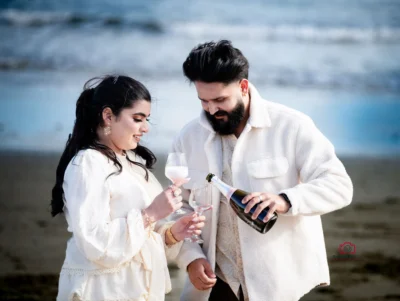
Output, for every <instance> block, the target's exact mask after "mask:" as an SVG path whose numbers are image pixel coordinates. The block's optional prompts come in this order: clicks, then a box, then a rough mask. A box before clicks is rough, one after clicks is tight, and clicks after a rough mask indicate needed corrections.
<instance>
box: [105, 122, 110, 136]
mask: <svg viewBox="0 0 400 301" xmlns="http://www.w3.org/2000/svg"><path fill="white" fill-rule="evenodd" d="M110 134H111V126H109V125H108V126H106V127H105V128H104V135H106V136H108V135H110Z"/></svg>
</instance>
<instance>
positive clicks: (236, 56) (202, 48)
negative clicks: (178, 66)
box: [183, 40, 249, 84]
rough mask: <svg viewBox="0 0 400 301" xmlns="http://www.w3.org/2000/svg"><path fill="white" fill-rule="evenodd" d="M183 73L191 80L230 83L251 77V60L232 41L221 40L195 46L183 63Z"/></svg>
mask: <svg viewBox="0 0 400 301" xmlns="http://www.w3.org/2000/svg"><path fill="white" fill-rule="evenodd" d="M183 73H184V74H185V76H186V77H187V78H188V79H189V80H190V81H191V82H195V81H202V82H206V83H214V82H222V83H225V84H230V83H232V82H234V81H238V80H241V79H243V78H245V79H248V77H249V62H248V61H247V59H246V58H245V57H244V55H243V54H242V52H241V51H240V50H239V49H237V48H234V47H233V46H232V43H231V42H230V41H227V40H221V41H219V42H217V43H215V42H207V43H204V44H200V45H198V46H197V47H195V48H193V49H192V51H191V52H190V53H189V56H188V57H187V58H186V60H185V62H184V63H183Z"/></svg>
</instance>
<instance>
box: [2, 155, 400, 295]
mask: <svg viewBox="0 0 400 301" xmlns="http://www.w3.org/2000/svg"><path fill="white" fill-rule="evenodd" d="M58 159H59V154H53V153H49V154H43V153H32V152H30V153H27V152H24V153H18V152H17V153H16V152H2V153H0V166H1V169H0V179H1V181H0V212H1V216H0V217H1V218H0V300H55V296H56V294H57V281H58V272H59V270H60V267H61V265H62V262H63V260H64V255H65V247H66V242H67V239H68V237H69V234H68V232H67V231H66V222H65V221H64V218H63V217H62V216H60V217H56V218H51V216H50V211H49V200H50V192H51V188H52V186H53V183H54V179H55V169H56V166H57V163H58ZM342 161H343V163H344V164H345V166H346V169H347V171H348V172H349V174H350V176H351V178H352V180H353V184H354V187H355V194H354V199H353V203H352V204H351V205H350V206H349V207H347V208H345V209H343V210H340V211H337V212H333V213H330V214H326V215H324V216H322V220H323V225H324V232H325V241H326V248H327V253H328V259H329V265H330V271H331V285H330V286H329V287H325V288H319V289H315V290H313V291H312V292H311V293H309V294H307V295H306V296H304V297H303V298H302V299H301V300H304V301H306V300H315V301H317V300H318V301H324V300H352V301H361V300H362V301H367V300H400V219H399V215H400V158H399V159H373V158H368V159H362V158H342ZM163 162H164V159H163V158H160V160H159V163H158V164H157V165H156V169H155V173H156V175H157V177H158V178H159V179H161V181H162V183H163V184H164V185H167V181H166V179H165V177H164V176H163V164H164V163H163ZM345 242H350V243H352V244H354V245H355V254H351V255H342V254H339V253H338V248H339V246H340V245H341V244H343V243H345ZM170 272H171V277H172V280H173V287H174V289H173V291H172V293H170V294H169V295H167V298H166V300H168V301H172V300H179V293H180V290H181V288H182V285H183V283H182V279H183V278H184V276H185V275H184V272H183V271H180V270H178V269H176V267H175V265H174V264H173V263H171V264H170Z"/></svg>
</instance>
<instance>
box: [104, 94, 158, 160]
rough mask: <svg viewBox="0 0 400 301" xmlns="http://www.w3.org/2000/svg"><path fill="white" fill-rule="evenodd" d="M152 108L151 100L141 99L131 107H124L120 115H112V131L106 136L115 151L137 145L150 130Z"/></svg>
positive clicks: (132, 147) (118, 151)
mask: <svg viewBox="0 0 400 301" xmlns="http://www.w3.org/2000/svg"><path fill="white" fill-rule="evenodd" d="M150 109H151V103H150V102H149V101H146V100H139V101H136V102H135V103H134V104H133V106H132V107H131V108H125V109H123V110H122V111H121V112H120V114H119V116H118V117H116V116H115V115H112V116H111V120H110V122H109V124H110V126H111V133H110V134H109V135H108V136H106V138H107V139H108V140H109V144H110V145H109V146H110V147H111V148H112V149H113V150H114V151H115V152H117V153H120V152H121V151H123V150H129V149H135V148H136V147H137V145H138V143H139V141H140V139H141V138H142V136H143V134H144V133H147V132H148V131H149V124H148V118H149V116H150Z"/></svg>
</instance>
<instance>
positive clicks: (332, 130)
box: [0, 0, 400, 300]
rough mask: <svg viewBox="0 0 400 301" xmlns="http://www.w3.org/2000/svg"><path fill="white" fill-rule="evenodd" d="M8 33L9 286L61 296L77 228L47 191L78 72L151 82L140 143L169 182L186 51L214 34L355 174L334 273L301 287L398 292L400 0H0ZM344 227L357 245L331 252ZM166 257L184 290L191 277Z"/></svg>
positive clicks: (1, 52)
mask: <svg viewBox="0 0 400 301" xmlns="http://www.w3.org/2000/svg"><path fill="white" fill-rule="evenodd" d="M0 36H1V41H0V91H1V93H0V104H1V109H0V163H1V165H0V169H1V170H0V212H1V220H0V300H54V299H55V295H56V292H57V280H58V272H59V270H60V268H61V264H62V262H63V260H64V252H65V247H66V241H67V239H68V237H69V234H68V233H67V232H66V227H65V222H64V220H63V217H62V216H61V217H57V218H51V217H50V213H49V209H48V205H49V202H50V192H51V188H52V185H53V183H54V180H55V169H56V166H57V163H58V159H59V156H60V152H61V151H62V150H63V147H64V145H65V142H66V139H67V136H68V134H69V133H70V132H71V130H72V126H73V123H74V114H75V103H76V100H77V98H78V96H79V94H80V93H81V91H82V87H83V85H84V83H85V82H86V81H87V80H88V79H90V78H91V77H94V76H99V75H104V74H110V73H111V74H115V73H122V74H126V75H129V76H132V77H134V78H136V79H138V80H140V81H142V82H143V83H144V84H145V85H146V86H147V87H148V88H149V90H150V92H151V93H152V95H153V97H154V99H155V102H154V104H153V107H152V114H151V115H152V117H151V119H152V123H153V125H152V128H151V132H150V134H149V135H147V137H146V138H145V145H146V146H148V147H149V148H151V149H152V150H153V151H154V152H155V153H156V154H157V155H158V158H159V162H158V164H157V166H156V169H155V173H156V174H157V176H158V178H159V179H160V181H161V182H162V183H163V185H167V181H166V179H165V177H164V175H163V168H164V162H165V155H166V153H167V152H168V149H169V147H170V145H171V141H172V138H173V136H174V135H175V134H177V132H178V131H179V129H180V128H181V127H182V126H183V125H184V124H185V123H186V122H188V121H189V120H191V119H192V118H194V117H196V116H198V114H199V112H200V109H201V106H200V102H199V101H198V99H197V94H196V91H195V88H194V86H193V85H190V84H189V83H188V82H187V81H186V80H185V78H184V77H183V73H182V63H183V61H184V60H185V58H186V56H187V55H188V53H189V52H190V50H191V49H192V48H193V47H194V46H196V45H197V44H199V43H203V42H206V41H210V40H214V41H216V40H219V39H228V40H231V41H232V42H233V44H234V46H236V47H237V48H239V49H241V50H242V52H243V53H244V55H245V56H246V57H247V58H248V60H249V62H250V78H249V79H250V81H251V82H252V83H253V84H254V85H256V87H257V89H258V90H259V92H260V93H261V95H262V96H263V97H264V98H265V99H268V100H272V101H276V102H279V103H282V104H285V105H288V106H291V107H293V108H295V109H297V110H300V111H302V112H304V113H306V114H308V115H309V116H311V118H313V120H314V121H315V123H316V125H317V126H318V127H319V128H320V130H321V131H322V132H323V133H324V134H325V135H326V136H327V137H328V138H329V139H330V140H331V141H332V143H333V144H334V145H335V147H336V151H337V154H338V156H339V157H340V159H342V161H343V162H344V164H345V166H346V169H347V170H348V172H349V174H350V176H351V177H352V180H353V183H354V187H355V194H354V201H353V203H352V205H351V206H349V207H348V208H346V209H343V210H340V211H337V212H334V213H331V214H328V215H326V216H323V217H322V219H323V223H324V229H325V239H326V244H327V253H328V259H329V261H330V267H331V277H332V284H331V286H330V287H328V288H323V289H318V290H314V291H313V292H312V293H310V294H309V295H307V296H305V297H304V298H303V299H302V300H338V299H341V300H400V289H399V287H400V285H399V284H400V276H399V275H400V259H399V258H400V255H399V254H400V246H399V241H400V222H399V221H398V214H399V213H400V117H399V115H400V2H399V1H397V0H381V1H373V0H353V1H344V0H332V1H328V0H303V1H295V0H290V1H289V0H288V1H277V0H270V1H259V0H253V1H248V2H246V1H237V0H230V1H228V0H213V1H211V0H179V1H178V0H151V1H138V0H118V1H110V0H81V1H78V0H68V1H55V0H53V1H51V0H29V1H28V0H26V1H18V0H15V1H12V0H1V1H0ZM348 241H350V242H351V243H353V244H355V245H356V247H357V253H356V255H354V256H352V257H351V258H346V259H343V258H340V257H337V249H338V247H339V245H340V244H342V243H344V242H348ZM170 271H171V276H172V277H173V281H174V282H173V283H174V290H173V292H172V293H171V294H170V295H168V296H167V300H178V296H179V293H180V290H181V288H182V285H183V283H182V279H183V277H184V276H185V275H184V272H182V271H179V270H177V269H176V267H175V266H174V264H173V263H171V264H170ZM266 281H268V280H267V279H266ZM17 286H18V287H17Z"/></svg>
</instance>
